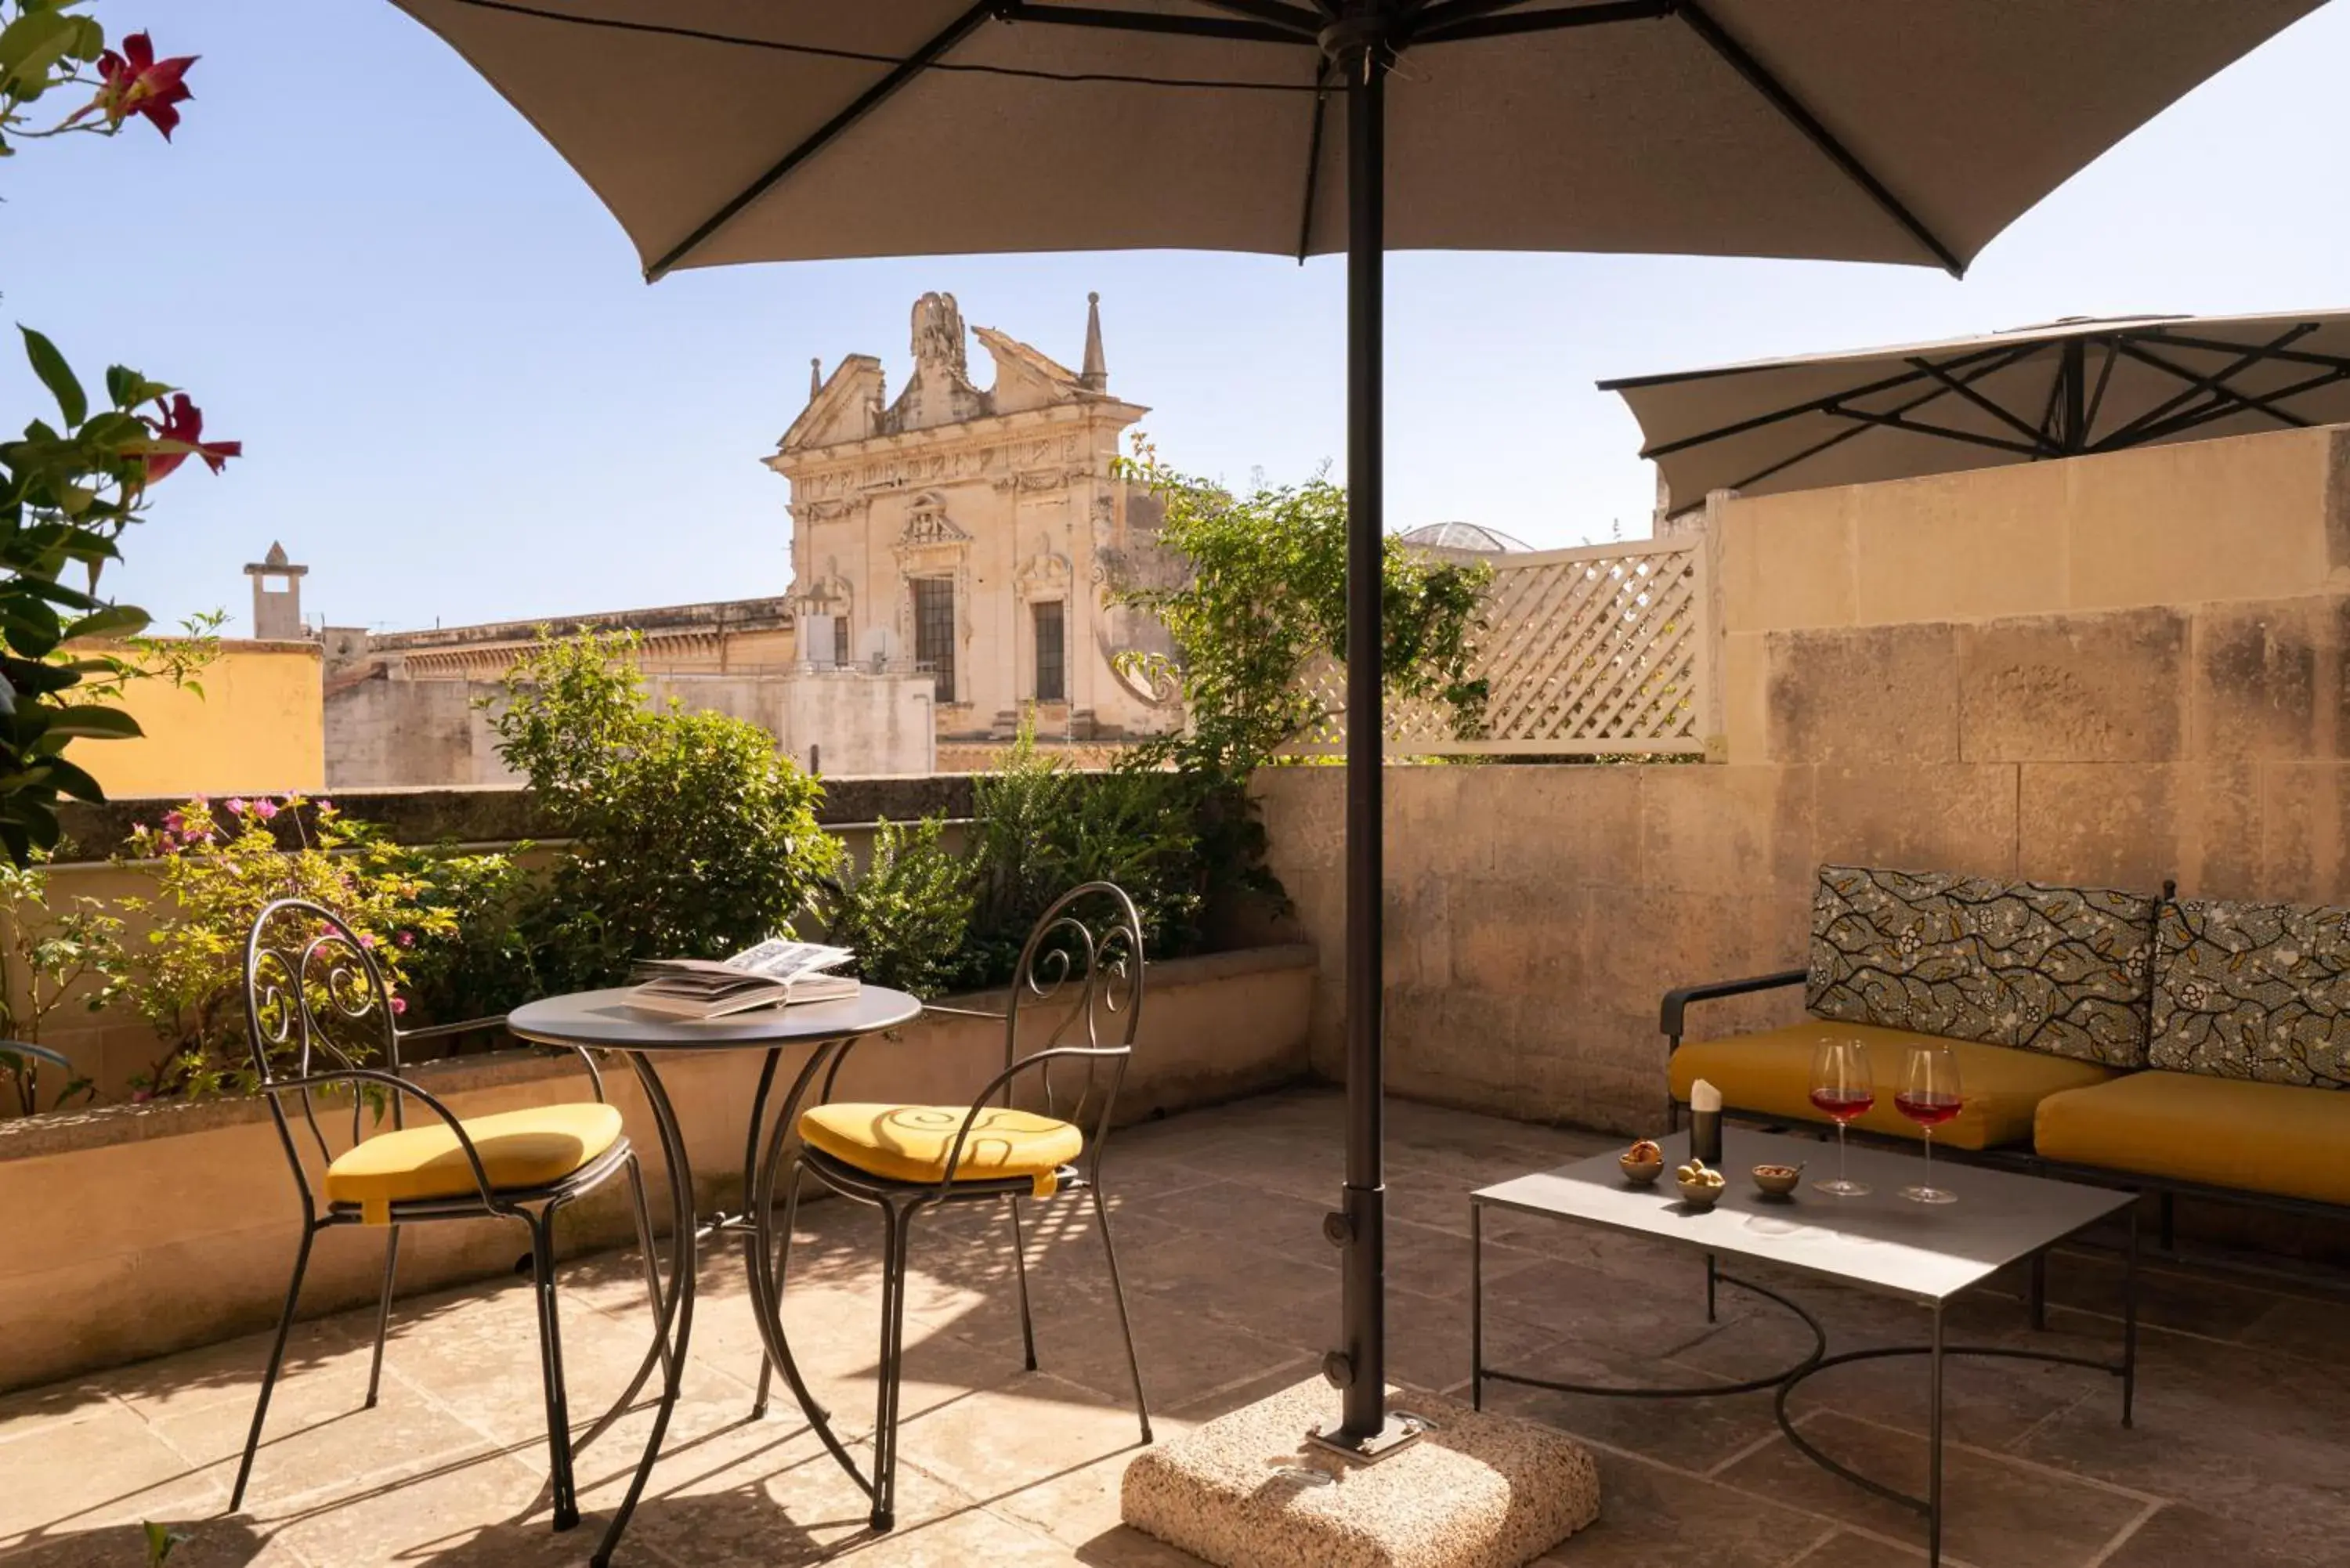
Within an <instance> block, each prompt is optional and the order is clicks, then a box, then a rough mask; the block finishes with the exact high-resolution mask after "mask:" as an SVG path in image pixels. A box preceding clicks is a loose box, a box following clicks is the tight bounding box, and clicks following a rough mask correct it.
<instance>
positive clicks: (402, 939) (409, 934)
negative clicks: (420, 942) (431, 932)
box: [393, 931, 416, 948]
mask: <svg viewBox="0 0 2350 1568" xmlns="http://www.w3.org/2000/svg"><path fill="white" fill-rule="evenodd" d="M393 940H395V941H397V942H399V943H400V946H401V947H404V948H412V947H414V946H415V945H416V933H415V932H414V931H402V932H400V935H399V936H397V937H396V938H394V939H393Z"/></svg>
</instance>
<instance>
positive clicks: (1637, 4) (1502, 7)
mask: <svg viewBox="0 0 2350 1568" xmlns="http://www.w3.org/2000/svg"><path fill="white" fill-rule="evenodd" d="M1530 3H1531V0H1451V4H1450V5H1442V6H1437V5H1431V6H1430V7H1429V8H1428V10H1427V11H1426V12H1425V13H1423V14H1422V15H1421V16H1419V17H1418V18H1415V19H1414V20H1413V21H1411V22H1409V23H1408V24H1407V25H1406V30H1405V33H1404V36H1402V37H1401V38H1400V39H1399V44H1451V43H1458V42H1460V41H1461V39H1464V38H1497V37H1503V36H1507V35H1510V34H1513V33H1555V32H1557V31H1559V30H1560V29H1561V28H1565V27H1596V26H1601V25H1603V24H1605V23H1608V22H1653V21H1657V20H1659V18H1661V17H1665V16H1671V15H1672V14H1673V11H1674V10H1675V8H1676V7H1677V6H1678V5H1679V4H1680V0H1602V3H1601V4H1597V5H1575V6H1571V7H1553V8H1552V9H1550V10H1547V11H1523V12H1518V14H1517V15H1514V16H1501V15H1496V13H1499V12H1503V11H1513V10H1515V9H1516V8H1517V7H1518V6H1521V5H1528V4H1530Z"/></svg>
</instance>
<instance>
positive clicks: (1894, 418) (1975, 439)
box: [1820, 403, 2042, 457]
mask: <svg viewBox="0 0 2350 1568" xmlns="http://www.w3.org/2000/svg"><path fill="white" fill-rule="evenodd" d="M1820 412H1822V413H1824V414H1832V415H1834V416H1835V418H1837V419H1841V420H1858V421H1860V422H1861V423H1863V424H1866V425H1883V426H1885V427H1886V428H1887V429H1888V430H1897V431H1908V432H1909V433H1910V434H1912V435H1929V436H1939V437H1941V438H1942V439H1943V440H1944V441H1967V442H1969V443H1970V444H1972V445H1975V446H1987V447H1991V448H1993V449H1994V450H1996V451H1999V452H2017V453H2020V454H2022V456H2025V457H2038V456H2040V455H2042V454H2041V449H2040V448H2039V447H2038V446H2025V445H2024V444H2023V443H2022V441H2002V440H2001V439H2000V438H1999V437H1997V436H1987V435H1979V434H1977V433H1976V432H1975V431H1961V430H1953V429H1951V428H1950V426H1949V425H1929V424H1922V423H1920V422H1918V421H1916V420H1908V419H1904V418H1902V417H1901V416H1900V415H1899V414H1877V413H1871V412H1869V411H1868V410H1866V409H1847V408H1846V407H1844V406H1843V405H1842V404H1840V403H1832V404H1830V405H1829V406H1828V407H1826V408H1825V409H1822V410H1820Z"/></svg>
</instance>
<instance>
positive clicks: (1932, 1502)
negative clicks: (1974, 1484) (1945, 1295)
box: [1926, 1302, 1942, 1568]
mask: <svg viewBox="0 0 2350 1568" xmlns="http://www.w3.org/2000/svg"><path fill="white" fill-rule="evenodd" d="M1926 1359H1927V1364H1928V1366H1929V1367H1930V1368H1931V1370H1930V1372H1929V1376H1930V1377H1931V1378H1932V1380H1933V1381H1932V1384H1931V1386H1930V1387H1929V1390H1928V1393H1927V1397H1926V1430H1927V1438H1926V1469H1927V1476H1926V1568H1937V1564H1939V1563H1940V1562H1941V1561H1942V1303H1939V1302H1936V1303H1934V1345H1933V1353H1932V1354H1931V1355H1929V1356H1928V1357H1927V1358H1926Z"/></svg>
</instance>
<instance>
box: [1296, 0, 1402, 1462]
mask: <svg viewBox="0 0 2350 1568" xmlns="http://www.w3.org/2000/svg"><path fill="white" fill-rule="evenodd" d="M1341 65H1342V67H1344V69H1345V70H1346V73H1347V990H1346V995H1347V1185H1346V1190H1345V1194H1344V1199H1343V1201H1344V1208H1343V1210H1342V1211H1341V1212H1340V1213H1338V1214H1335V1215H1333V1216H1331V1221H1332V1224H1331V1234H1332V1238H1333V1240H1336V1241H1338V1242H1339V1244H1340V1245H1341V1246H1342V1247H1343V1248H1344V1249H1345V1252H1344V1258H1343V1264H1342V1271H1341V1272H1342V1273H1343V1276H1344V1307H1345V1316H1344V1320H1343V1323H1344V1330H1343V1334H1344V1343H1343V1345H1342V1347H1341V1348H1340V1349H1338V1350H1336V1351H1334V1352H1332V1353H1331V1355H1329V1356H1328V1357H1326V1359H1325V1361H1324V1366H1323V1369H1324V1372H1325V1373H1326V1376H1328V1377H1329V1379H1330V1380H1331V1381H1332V1382H1333V1383H1335V1384H1336V1385H1337V1386H1339V1387H1340V1388H1341V1389H1343V1390H1344V1391H1345V1405H1344V1418H1343V1420H1342V1421H1341V1423H1340V1425H1339V1426H1338V1428H1336V1430H1327V1429H1325V1430H1321V1431H1317V1432H1316V1434H1315V1436H1316V1438H1317V1439H1318V1440H1320V1441H1321V1442H1323V1443H1325V1444H1326V1445H1327V1446H1329V1447H1332V1448H1335V1449H1338V1450H1340V1451H1341V1452H1343V1453H1346V1454H1348V1455H1349V1456H1351V1457H1354V1458H1357V1459H1376V1458H1378V1457H1380V1456H1381V1455H1383V1454H1385V1453H1388V1452H1391V1451H1393V1450H1394V1449H1397V1448H1399V1447H1401V1446H1402V1445H1403V1444H1405V1443H1408V1442H1409V1441H1410V1440H1411V1438H1413V1437H1415V1436H1417V1435H1418V1430H1419V1428H1418V1425H1417V1423H1409V1422H1394V1423H1391V1422H1389V1421H1388V1414H1387V1220H1386V1188H1385V1186H1384V1185H1383V1183H1384V1173H1383V1171H1382V1168H1381V1166H1382V1158H1381V1148H1380V1145H1381V1142H1382V1139H1383V1137H1384V1128H1383V1125H1382V1124H1383V1122H1384V1106H1383V1104H1382V1100H1383V1096H1384V1086H1383V1068H1382V1066H1381V1062H1380V1057H1381V1033H1380V1031H1381V1020H1380V1012H1381V1006H1382V1002H1383V998H1382V992H1381V985H1380V979H1381V976H1380V959H1381V930H1380V927H1381V915H1382V913H1383V908H1384V901H1385V894H1384V891H1383V888H1382V881H1383V870H1384V867H1383V858H1384V857H1383V855H1382V848H1383V845H1382V842H1381V839H1382V836H1383V834H1384V833H1385V830H1386V825H1385V821H1384V816H1385V813H1384V809H1383V808H1384V804H1385V802H1384V794H1385V779H1384V777H1383V775H1382V768H1383V766H1384V763H1385V760H1386V759H1385V754H1384V753H1385V751H1386V745H1385V733H1386V730H1385V725H1384V724H1383V723H1382V722H1381V714H1380V708H1381V702H1380V696H1381V685H1382V680H1381V670H1380V664H1381V659H1380V652H1381V648H1382V641H1383V639H1382V633H1381V629H1380V624H1379V620H1380V605H1379V595H1380V589H1381V586H1382V582H1383V576H1384V574H1383V572H1382V569H1381V568H1382V556H1383V552H1384V551H1385V549H1386V544H1387V541H1386V534H1387V530H1386V526H1385V519H1384V508H1383V506H1382V495H1381V491H1382V488H1383V483H1384V479H1385V472H1384V467H1383V452H1382V424H1383V421H1384V417H1385V413H1386V392H1385V389H1384V385H1383V377H1382V371H1383V369H1384V356H1385V352H1386V342H1385V334H1384V331H1383V328H1384V325H1385V319H1386V317H1385V313H1386V299H1385V269H1386V259H1387V223H1386V195H1387V192H1386V172H1387V148H1386V130H1387V125H1386V119H1387V83H1386V77H1387V67H1386V63H1385V61H1384V59H1383V58H1382V54H1381V50H1380V49H1379V48H1378V47H1375V46H1373V45H1371V44H1370V43H1369V42H1368V41H1366V43H1365V46H1364V47H1362V49H1361V52H1360V53H1359V54H1358V55H1357V54H1352V53H1350V54H1349V56H1348V57H1346V58H1344V59H1342V61H1341Z"/></svg>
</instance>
